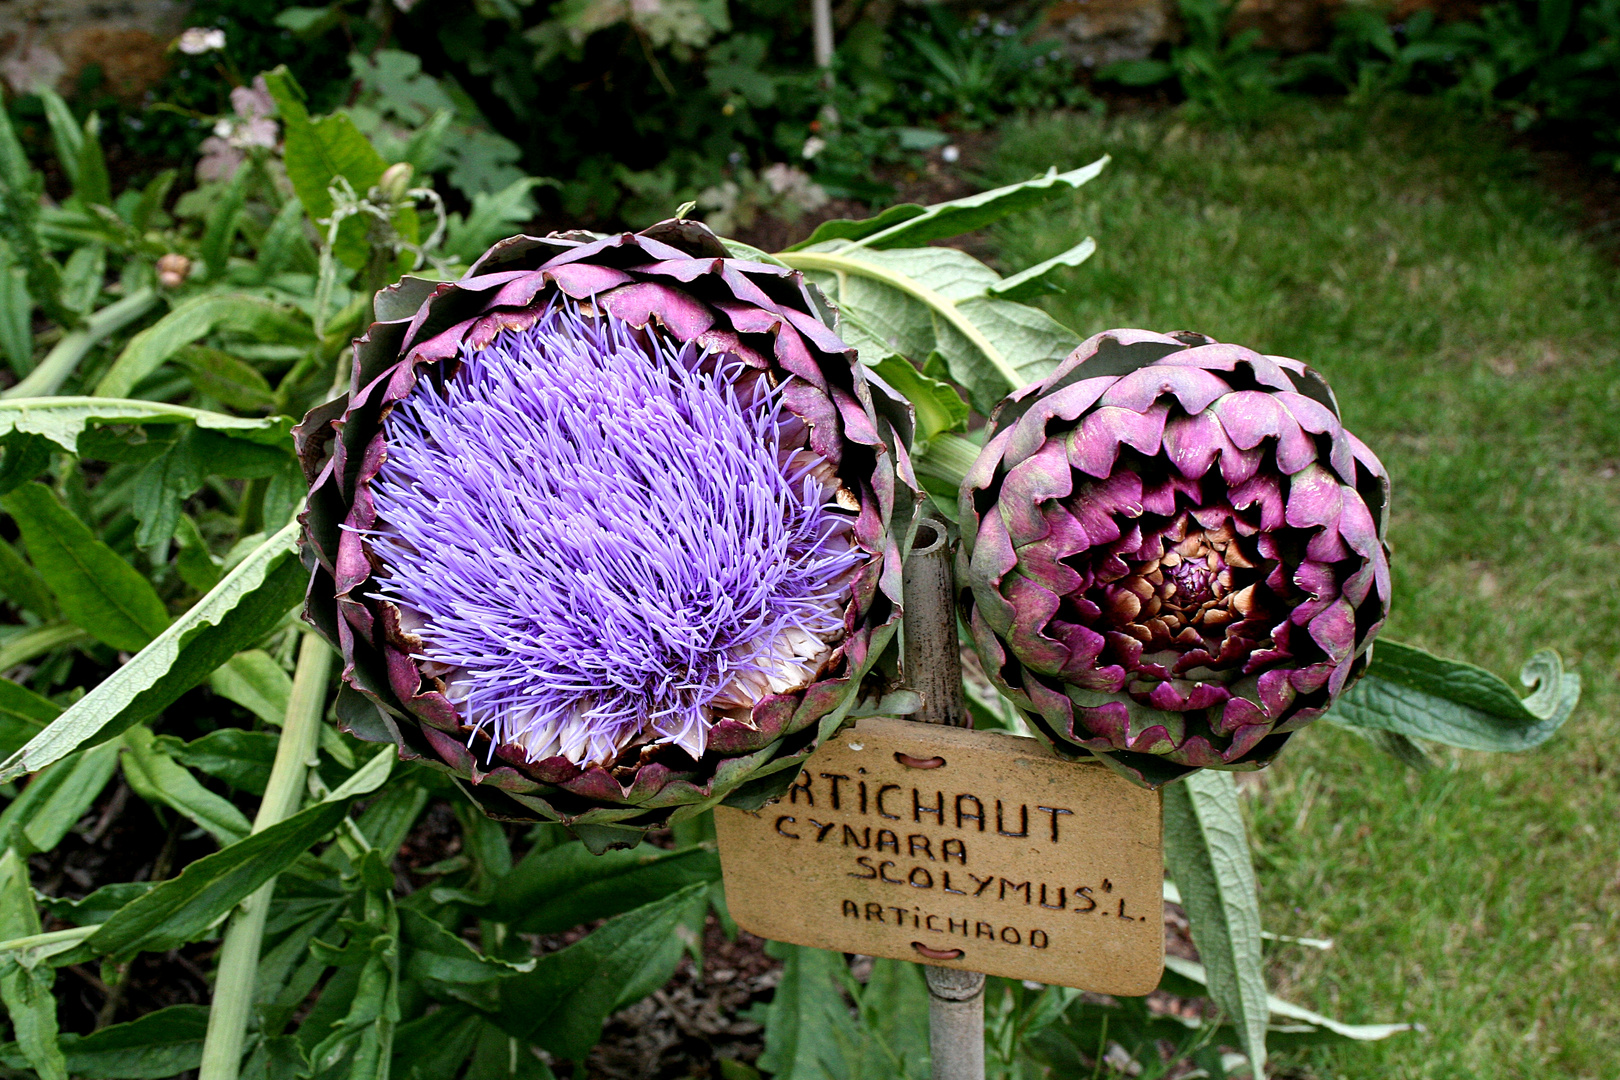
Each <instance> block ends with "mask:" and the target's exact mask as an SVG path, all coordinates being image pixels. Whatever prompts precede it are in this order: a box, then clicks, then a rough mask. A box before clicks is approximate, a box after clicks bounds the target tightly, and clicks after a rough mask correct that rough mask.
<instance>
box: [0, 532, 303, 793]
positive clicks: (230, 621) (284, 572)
mask: <svg viewBox="0 0 1620 1080" xmlns="http://www.w3.org/2000/svg"><path fill="white" fill-rule="evenodd" d="M298 528H299V527H298V525H297V524H296V523H293V524H289V525H287V526H286V527H285V528H283V529H282V530H281V531H280V532H278V533H276V534H275V535H274V536H272V537H270V538H269V539H268V540H266V541H265V542H264V543H263V544H261V545H259V547H258V548H257V549H256V550H255V551H254V552H253V553H252V554H251V555H249V556H247V557H246V558H244V559H243V560H242V561H241V562H239V563H237V564H236V566H235V567H234V568H233V569H232V570H231V571H230V573H228V574H226V575H225V577H224V578H223V579H222V580H221V581H220V583H219V584H218V585H216V586H215V587H214V588H213V589H212V590H211V591H210V592H209V593H208V594H207V595H206V596H204V597H203V598H202V599H201V600H199V601H197V603H196V604H195V605H193V606H192V608H191V609H190V610H189V611H187V612H186V613H185V614H184V615H181V616H180V617H178V618H177V619H175V620H174V622H173V623H171V624H170V625H169V628H168V629H167V630H164V631H163V633H161V634H159V635H158V636H157V637H156V638H154V639H152V642H151V644H149V645H147V646H146V647H145V648H144V649H142V650H141V651H140V652H139V653H137V654H136V655H135V657H134V658H133V659H132V660H130V662H129V663H127V664H125V665H124V666H123V667H121V668H119V669H118V670H117V671H115V672H113V673H112V674H111V675H109V676H108V677H107V678H106V679H104V680H102V681H101V683H99V684H98V685H97V686H96V688H95V689H94V690H91V691H90V693H88V694H86V695H85V696H84V697H82V698H80V699H79V700H78V701H76V702H74V703H73V705H72V706H71V707H69V708H68V710H67V711H66V712H64V713H63V714H62V715H61V716H59V717H57V718H56V719H55V720H54V721H52V722H51V724H50V726H49V727H47V728H46V729H45V730H44V731H42V732H40V733H39V734H38V735H36V736H35V737H34V738H33V739H30V740H29V742H28V745H27V746H24V747H23V748H22V749H21V750H19V751H17V753H15V754H13V755H11V757H9V758H7V759H6V761H5V762H4V763H3V764H0V782H4V781H5V780H11V779H14V778H15V777H18V776H21V775H22V774H23V773H26V772H34V771H36V770H38V769H42V768H44V767H45V766H46V765H49V764H50V763H51V762H53V761H56V760H58V759H60V758H61V757H63V756H64V755H66V754H68V753H71V752H72V751H73V750H74V749H76V748H77V747H79V746H81V745H83V744H84V743H86V742H88V741H89V740H91V739H93V738H95V737H96V736H97V735H99V734H101V732H102V731H103V730H104V729H106V728H108V727H113V726H114V725H115V724H119V723H121V724H123V725H124V727H127V726H128V725H129V724H130V723H133V722H135V721H136V720H139V719H141V718H142V717H143V716H146V715H152V714H154V713H156V712H157V711H158V710H160V709H162V708H163V707H164V706H165V705H167V704H168V703H169V702H171V701H173V700H174V699H175V698H177V697H179V696H180V694H182V693H184V692H185V691H186V690H189V689H190V688H191V687H193V686H195V685H197V684H198V683H199V682H201V681H202V680H203V679H205V678H207V676H208V674H209V673H210V672H211V671H213V670H214V668H216V667H218V666H219V664H220V663H222V662H223V661H224V660H225V659H226V658H228V657H229V656H231V655H233V654H234V653H235V652H236V651H237V650H238V649H239V648H241V647H242V646H245V645H249V644H251V643H252V642H253V641H255V640H257V639H258V638H259V637H260V636H262V635H263V634H264V633H265V632H267V631H268V630H269V629H270V628H271V627H272V626H274V625H275V623H276V622H279V621H280V619H281V618H282V616H283V615H285V614H286V612H287V611H288V609H290V608H291V607H292V605H293V604H294V603H295V602H296V597H297V596H298V595H299V594H300V593H301V592H302V586H303V581H304V579H305V576H306V575H305V574H304V573H303V570H302V567H301V566H300V565H299V564H298V562H297V560H296V559H295V558H294V557H293V552H294V550H295V548H296V546H297V540H298ZM114 730H115V731H122V730H123V727H115V728H114Z"/></svg>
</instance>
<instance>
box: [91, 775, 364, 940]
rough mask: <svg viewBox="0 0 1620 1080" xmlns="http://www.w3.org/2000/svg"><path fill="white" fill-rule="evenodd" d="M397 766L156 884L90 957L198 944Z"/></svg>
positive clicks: (114, 923) (100, 936)
mask: <svg viewBox="0 0 1620 1080" xmlns="http://www.w3.org/2000/svg"><path fill="white" fill-rule="evenodd" d="M393 763H394V755H393V754H390V753H387V752H384V753H381V754H378V755H377V756H376V757H374V758H372V759H371V760H370V761H368V762H367V763H366V764H365V765H363V766H361V768H360V771H359V772H357V773H355V774H354V775H353V776H351V777H350V778H349V779H348V780H347V781H345V782H344V783H343V784H342V785H340V786H339V787H338V788H337V789H336V790H334V791H333V792H331V794H329V795H327V797H326V798H324V799H322V800H321V801H320V802H318V803H316V804H314V805H313V806H308V807H305V808H304V809H303V810H300V811H299V812H298V813H296V814H294V815H292V816H291V817H289V818H287V819H286V820H284V821H280V822H277V823H276V824H274V825H271V826H270V827H269V828H266V829H264V830H262V831H260V832H256V833H254V834H252V835H251V836H249V837H247V838H246V839H244V840H238V841H237V842H236V843H234V844H232V845H230V846H229V847H227V848H224V849H222V850H220V851H216V852H214V853H213V854H212V855H207V856H204V857H203V858H201V859H198V860H197V861H196V862H193V863H189V864H188V865H187V866H186V868H185V869H184V870H182V871H181V872H180V874H179V876H178V877H173V878H170V879H169V880H167V881H165V882H163V883H162V884H160V885H158V886H157V887H156V888H154V889H152V891H151V892H148V893H146V894H145V895H144V896H141V897H140V898H139V899H137V900H135V901H133V902H131V903H130V904H129V905H128V906H127V907H124V908H122V909H121V910H119V912H118V913H117V914H115V915H114V916H113V917H112V918H110V919H108V920H107V921H106V922H105V923H103V924H102V925H101V927H100V928H99V929H98V930H96V932H95V933H94V934H92V935H90V937H89V938H87V939H86V940H85V942H84V946H83V948H84V950H85V951H86V952H88V953H89V954H90V955H92V956H114V957H127V956H132V955H134V954H135V953H137V952H161V951H162V950H165V949H172V948H176V947H178V946H180V945H183V944H185V943H186V942H188V941H195V940H196V939H197V938H199V937H201V936H202V935H204V934H206V933H207V932H208V930H209V928H210V927H211V926H213V925H214V923H215V922H217V921H218V920H220V919H222V918H224V917H225V916H226V915H227V914H229V913H230V910H231V909H232V908H233V907H235V906H236V905H237V904H239V903H241V901H242V900H244V899H245V898H247V897H248V896H249V895H250V894H252V893H253V892H254V891H255V890H257V889H258V888H259V886H261V885H263V884H264V883H265V882H267V881H269V880H270V879H271V878H273V877H275V876H276V875H277V874H279V873H281V871H283V870H285V869H286V868H287V867H288V866H290V865H292V863H293V862H294V861H296V860H297V859H298V857H299V856H300V855H302V854H303V853H304V852H305V851H307V850H308V849H309V847H310V846H311V845H312V844H314V843H316V842H317V841H319V840H320V839H321V838H322V837H324V836H325V835H326V834H327V833H330V832H331V831H332V830H333V829H335V828H337V827H338V825H339V824H340V823H342V821H343V818H344V817H345V816H346V815H347V814H348V812H349V806H350V804H351V803H353V802H354V800H356V799H358V798H360V797H361V796H362V795H369V794H370V793H371V792H373V791H375V790H377V788H378V787H380V786H381V785H382V783H383V781H384V780H386V779H387V778H388V773H389V770H390V769H391V768H392V767H393Z"/></svg>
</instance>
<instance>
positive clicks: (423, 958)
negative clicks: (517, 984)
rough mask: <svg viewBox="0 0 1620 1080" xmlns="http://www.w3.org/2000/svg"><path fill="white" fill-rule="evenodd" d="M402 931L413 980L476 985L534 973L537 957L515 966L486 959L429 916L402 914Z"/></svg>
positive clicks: (487, 957) (408, 971)
mask: <svg viewBox="0 0 1620 1080" xmlns="http://www.w3.org/2000/svg"><path fill="white" fill-rule="evenodd" d="M399 928H400V936H401V939H402V940H403V941H404V942H405V943H406V945H407V946H409V947H408V949H407V950H406V953H405V968H404V970H405V973H406V975H408V976H410V977H411V978H413V979H420V980H421V981H423V982H428V983H452V984H455V985H460V986H476V985H480V984H482V983H491V982H496V981H498V980H500V979H509V978H511V977H512V976H513V975H522V974H524V973H525V972H529V971H533V970H534V965H535V961H534V959H533V958H530V959H528V960H524V961H522V962H520V963H516V964H513V963H508V962H507V961H505V960H502V959H500V958H498V957H494V956H486V955H484V954H483V953H481V952H479V951H478V950H477V949H475V948H473V947H472V946H471V945H470V944H468V943H467V942H466V941H465V940H463V939H462V938H459V937H457V936H456V935H454V934H452V933H451V932H450V931H448V930H446V929H445V928H444V927H443V926H440V925H439V924H438V923H436V922H434V921H433V920H432V919H430V918H428V917H427V916H426V915H423V914H421V913H420V912H416V911H412V910H411V909H409V908H406V909H404V910H402V911H401V912H400V913H399Z"/></svg>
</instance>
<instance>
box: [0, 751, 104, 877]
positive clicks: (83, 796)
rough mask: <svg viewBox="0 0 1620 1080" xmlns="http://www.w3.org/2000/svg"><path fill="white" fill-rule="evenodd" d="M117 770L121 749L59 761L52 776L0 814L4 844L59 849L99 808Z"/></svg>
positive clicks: (31, 787)
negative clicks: (98, 800)
mask: <svg viewBox="0 0 1620 1080" xmlns="http://www.w3.org/2000/svg"><path fill="white" fill-rule="evenodd" d="M117 768H118V749H117V747H115V746H110V745H109V746H98V747H95V748H93V749H90V750H86V751H85V752H84V753H82V754H79V755H77V756H76V757H73V758H71V759H68V760H64V761H61V762H59V763H58V765H57V767H56V768H55V769H54V770H53V771H52V772H51V774H50V775H49V776H46V775H44V774H42V775H40V776H37V777H35V778H34V781H33V782H32V783H30V784H29V785H28V787H27V788H26V789H24V791H23V796H22V797H21V798H18V799H16V800H14V801H13V802H12V803H11V805H10V806H8V807H6V809H5V812H4V813H3V814H0V837H3V838H4V841H3V842H6V843H10V844H14V845H16V846H17V847H18V848H20V849H22V850H24V851H27V852H30V853H31V852H35V851H53V850H55V848H56V845H57V844H60V843H61V842H62V838H63V837H64V836H66V835H67V834H68V831H69V830H71V829H72V828H73V826H74V825H76V824H78V822H79V819H80V818H82V817H84V815H85V814H86V813H88V812H89V810H90V808H91V807H92V806H94V805H95V802H96V799H98V798H99V797H100V796H101V793H102V791H103V790H105V789H106V787H107V781H109V780H111V779H112V775H113V772H114V771H115V770H116V769H117ZM41 781H44V782H43V783H41ZM36 784H37V785H38V786H39V790H38V791H35V790H34V786H35V785H36Z"/></svg>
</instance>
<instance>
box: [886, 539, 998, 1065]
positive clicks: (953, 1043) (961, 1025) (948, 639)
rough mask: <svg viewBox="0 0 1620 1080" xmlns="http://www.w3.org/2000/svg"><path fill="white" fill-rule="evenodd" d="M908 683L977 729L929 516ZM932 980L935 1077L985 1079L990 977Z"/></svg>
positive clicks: (913, 584)
mask: <svg viewBox="0 0 1620 1080" xmlns="http://www.w3.org/2000/svg"><path fill="white" fill-rule="evenodd" d="M903 586H904V590H905V597H904V599H905V621H904V624H903V631H902V632H903V633H904V635H905V648H904V655H903V657H902V662H903V664H904V673H905V678H906V685H908V686H909V687H911V689H913V690H916V691H917V692H919V693H920V694H922V695H923V702H922V710H921V711H920V712H919V713H917V715H916V719H917V720H920V721H922V722H923V723H926V724H948V725H950V726H952V727H971V726H972V724H973V718H972V716H971V715H970V714H969V713H968V710H967V704H966V701H965V700H964V699H963V696H962V654H961V651H960V646H959V645H958V644H957V640H956V596H955V584H954V581H953V578H952V574H951V545H950V538H949V535H948V534H947V532H946V529H945V523H944V522H943V521H940V520H938V519H937V518H924V519H923V520H922V521H920V522H919V523H918V524H917V536H916V539H915V541H914V542H913V544H912V547H911V558H910V559H908V560H907V562H906V569H905V576H904V579H903ZM923 974H924V975H925V976H927V979H928V1048H929V1053H930V1056H931V1058H932V1060H933V1077H934V1080H984V976H983V975H982V974H981V973H979V972H977V971H959V970H957V969H955V968H944V967H934V966H933V965H924V967H923Z"/></svg>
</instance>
